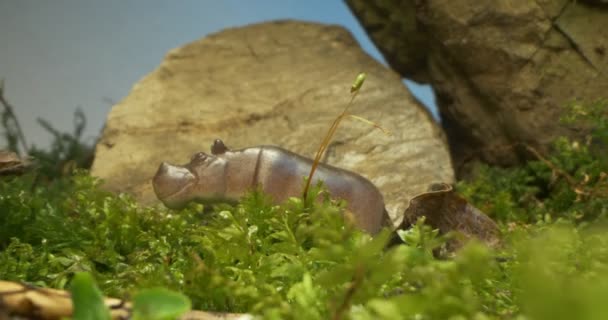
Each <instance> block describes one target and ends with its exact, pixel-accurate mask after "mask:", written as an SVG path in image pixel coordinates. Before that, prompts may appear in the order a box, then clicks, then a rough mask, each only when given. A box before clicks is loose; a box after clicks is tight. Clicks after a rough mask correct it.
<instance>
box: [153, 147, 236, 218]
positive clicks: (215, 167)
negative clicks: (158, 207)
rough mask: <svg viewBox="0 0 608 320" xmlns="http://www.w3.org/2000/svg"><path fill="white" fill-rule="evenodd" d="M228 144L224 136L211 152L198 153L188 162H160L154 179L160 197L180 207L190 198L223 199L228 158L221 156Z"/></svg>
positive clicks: (166, 202)
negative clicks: (179, 163) (174, 163)
mask: <svg viewBox="0 0 608 320" xmlns="http://www.w3.org/2000/svg"><path fill="white" fill-rule="evenodd" d="M226 150H227V148H226V147H225V146H224V144H223V142H222V141H221V140H216V141H215V142H214V145H213V146H212V147H211V151H212V154H207V153H205V152H197V153H195V154H194V155H193V156H192V158H191V159H190V162H189V163H187V164H185V165H181V166H179V165H172V164H169V163H167V162H163V163H161V164H160V166H159V168H158V170H157V171H156V175H154V178H153V179H152V186H153V187H154V192H155V193H156V196H157V197H158V199H160V200H161V201H162V202H163V203H164V204H165V205H166V206H167V207H169V208H173V209H179V208H182V207H184V206H185V205H186V204H187V203H188V202H190V201H199V202H205V203H207V202H215V201H222V200H224V194H225V189H226V177H225V175H226V164H227V162H226V160H225V159H223V158H222V157H218V155H220V154H221V153H224V152H225V151H226Z"/></svg>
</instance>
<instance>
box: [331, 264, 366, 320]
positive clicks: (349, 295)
mask: <svg viewBox="0 0 608 320" xmlns="http://www.w3.org/2000/svg"><path fill="white" fill-rule="evenodd" d="M364 274H365V268H364V267H363V266H362V265H359V266H357V269H356V270H355V274H354V275H353V281H351V283H350V285H349V286H348V289H346V294H345V295H344V300H342V303H341V304H340V306H339V307H338V309H336V312H334V315H333V316H332V317H331V318H332V320H340V319H342V318H343V317H344V313H345V312H346V311H347V310H348V308H349V307H350V305H351V301H352V299H353V296H354V295H355V292H357V290H358V289H359V287H361V283H362V282H363V276H364Z"/></svg>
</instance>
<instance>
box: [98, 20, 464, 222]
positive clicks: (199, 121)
mask: <svg viewBox="0 0 608 320" xmlns="http://www.w3.org/2000/svg"><path fill="white" fill-rule="evenodd" d="M361 71H364V72H366V73H367V75H368V76H367V80H366V82H365V84H364V86H363V88H362V90H361V92H360V94H359V96H358V97H357V99H356V100H355V103H354V105H353V106H352V109H351V113H353V114H356V115H359V116H362V117H365V118H367V119H369V120H372V121H375V122H377V123H379V124H380V125H381V126H383V127H384V128H386V129H388V130H390V131H391V132H392V135H391V136H387V135H385V134H383V133H382V132H380V131H379V130H376V129H374V128H373V127H371V126H369V125H366V124H364V123H361V122H358V121H353V120H352V119H346V120H345V121H343V122H342V123H343V124H342V126H341V127H340V128H339V129H338V131H337V134H336V136H335V139H334V140H333V141H334V142H333V144H332V147H331V148H330V150H329V153H328V157H327V162H329V163H330V164H333V165H336V166H339V167H343V168H346V169H350V170H353V171H355V172H358V173H360V174H362V175H363V176H365V177H367V178H369V179H370V180H371V181H372V182H374V183H375V184H376V185H377V186H378V187H379V189H380V190H381V191H382V192H383V194H384V197H385V200H386V203H387V208H388V210H389V212H390V214H391V215H392V217H393V218H395V220H396V221H395V222H398V221H397V220H398V218H399V217H400V215H401V214H402V213H403V211H404V209H405V207H406V206H407V204H408V201H409V200H410V199H411V198H412V197H413V196H414V195H416V194H418V193H421V192H423V191H425V190H426V187H427V186H428V185H429V184H430V183H433V182H452V181H453V179H454V178H453V170H452V166H451V164H450V158H449V152H448V149H447V146H446V143H445V142H444V136H443V133H442V131H441V130H440V129H439V128H438V127H437V125H436V124H435V122H434V121H433V119H432V117H431V116H430V115H429V113H428V112H427V111H426V110H425V109H424V108H423V107H422V106H421V105H420V104H419V103H418V102H417V101H416V100H415V99H414V98H413V97H412V96H411V94H410V93H409V92H408V90H407V89H406V88H405V87H404V86H403V84H402V83H401V81H400V78H399V76H398V75H397V74H396V73H394V72H392V71H390V70H388V69H387V68H385V67H384V66H382V65H381V64H379V63H378V62H376V61H374V60H373V59H372V58H371V57H369V56H368V55H367V54H365V53H364V52H363V51H362V50H361V48H360V47H359V46H358V44H357V43H356V41H355V40H354V39H353V37H352V36H351V35H350V34H349V33H348V32H347V31H346V30H344V29H343V28H341V27H337V26H329V25H321V24H313V23H304V22H295V21H283V22H270V23H262V24H257V25H251V26H246V27H242V28H235V29H229V30H225V31H222V32H220V33H217V34H214V35H210V36H208V37H206V38H204V39H202V40H198V41H195V42H193V43H190V44H188V45H185V46H183V47H181V48H178V49H175V50H172V51H170V52H169V53H168V54H167V56H166V57H165V59H164V61H163V62H162V63H161V65H160V66H159V67H158V68H157V69H156V70H155V71H154V72H152V73H151V74H149V75H147V76H146V77H145V78H144V79H142V80H141V81H140V82H139V83H137V84H136V85H135V86H134V87H133V90H132V91H131V93H130V94H129V95H128V96H127V97H126V98H125V99H124V100H123V101H122V102H120V103H119V104H117V105H116V106H114V107H113V108H112V110H111V112H110V114H109V116H108V120H107V123H106V126H105V129H104V132H103V136H102V138H101V139H100V141H99V142H98V144H97V147H96V158H95V161H94V164H93V168H92V174H93V175H96V176H99V177H101V178H104V179H105V181H106V186H107V188H108V189H110V190H113V191H125V192H130V193H132V194H134V195H135V196H136V197H137V198H138V199H139V200H140V201H141V202H143V203H146V204H149V203H153V202H155V200H156V199H155V196H154V194H153V193H152V190H151V186H150V179H151V177H152V176H153V175H154V173H155V171H156V169H157V167H158V165H159V163H160V162H161V161H168V162H173V163H185V162H188V160H189V159H190V156H191V155H192V154H193V153H194V152H196V151H201V150H203V151H207V152H208V151H209V146H210V144H211V142H212V141H213V139H215V138H222V139H223V140H224V142H226V144H227V145H228V146H229V147H231V148H241V147H246V146H254V145H262V144H272V145H278V146H282V147H284V148H286V149H289V150H292V151H294V152H297V153H300V154H302V155H304V156H308V157H313V156H314V153H315V151H316V149H317V147H318V145H319V143H320V141H321V139H322V137H323V136H324V135H325V133H326V131H327V129H328V127H329V126H330V124H331V123H332V121H333V120H334V118H335V117H336V116H337V115H338V114H339V113H340V112H341V111H342V110H343V108H344V107H345V106H346V104H347V103H348V101H349V99H350V94H349V89H350V86H351V84H352V82H353V80H354V78H355V76H356V75H357V74H358V73H359V72H361Z"/></svg>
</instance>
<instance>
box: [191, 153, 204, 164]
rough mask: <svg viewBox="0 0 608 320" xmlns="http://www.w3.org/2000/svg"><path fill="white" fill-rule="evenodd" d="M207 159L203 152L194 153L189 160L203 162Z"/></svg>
mask: <svg viewBox="0 0 608 320" xmlns="http://www.w3.org/2000/svg"><path fill="white" fill-rule="evenodd" d="M205 159H207V154H206V153H204V152H197V153H195V154H194V155H193V156H192V158H190V162H203V161H205Z"/></svg>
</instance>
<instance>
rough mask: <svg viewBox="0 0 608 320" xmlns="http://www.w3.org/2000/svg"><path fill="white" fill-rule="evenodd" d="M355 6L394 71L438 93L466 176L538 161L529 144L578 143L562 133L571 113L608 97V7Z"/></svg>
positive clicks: (466, 1) (460, 0) (522, 3)
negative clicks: (470, 165) (468, 167)
mask: <svg viewBox="0 0 608 320" xmlns="http://www.w3.org/2000/svg"><path fill="white" fill-rule="evenodd" d="M590 2H595V3H602V2H604V1H599V2H598V1H590ZM347 3H348V4H349V5H350V7H351V9H352V10H353V12H354V13H355V14H356V15H357V16H358V17H359V19H360V20H361V22H362V23H363V25H364V27H366V29H367V30H368V32H369V33H370V36H371V37H372V39H373V40H374V42H375V43H376V44H377V45H378V47H379V48H380V50H381V51H382V52H383V54H384V55H385V56H386V57H387V60H388V61H389V63H390V64H391V66H393V67H394V68H395V69H396V70H398V71H399V72H400V73H401V74H402V75H403V76H404V77H408V78H414V79H416V80H419V81H423V82H428V83H430V84H431V85H432V86H433V87H434V89H435V91H436V94H437V103H438V107H439V110H440V114H441V117H442V123H443V125H444V128H445V130H446V133H447V136H448V139H449V141H450V147H451V151H452V155H453V159H454V163H455V167H457V168H458V167H460V165H461V164H463V163H464V162H466V161H467V160H474V159H481V160H484V161H487V162H490V163H495V164H512V163H515V162H517V161H519V160H521V159H523V158H525V157H526V156H528V155H529V154H527V152H526V148H523V147H522V145H523V144H529V145H532V146H535V147H540V148H541V149H542V148H543V147H544V146H547V145H548V144H549V143H550V142H551V141H553V140H554V139H555V137H556V136H560V135H576V134H579V133H580V131H579V130H572V129H573V128H566V127H564V126H562V125H560V123H559V118H560V117H561V115H562V114H563V110H564V109H563V108H562V107H563V106H564V105H566V104H567V103H569V102H570V101H572V100H575V99H576V100H579V101H581V102H590V101H595V100H597V99H600V98H607V97H608V29H607V28H606V23H607V22H608V6H606V5H601V4H596V5H593V4H586V3H584V2H581V1H569V0H550V1H549V0H543V1H528V0H516V1H506V0H501V1H476V0H449V1H448V0H429V1H414V0H407V1H394V0H393V1H391V0H389V1H380V0H372V1H362V0H347ZM383 17H384V18H385V19H383ZM412 17H415V18H412ZM414 40H415V42H413V41H414ZM412 44H416V46H415V47H413V46H412ZM574 129H578V128H574ZM518 147H519V148H518Z"/></svg>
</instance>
